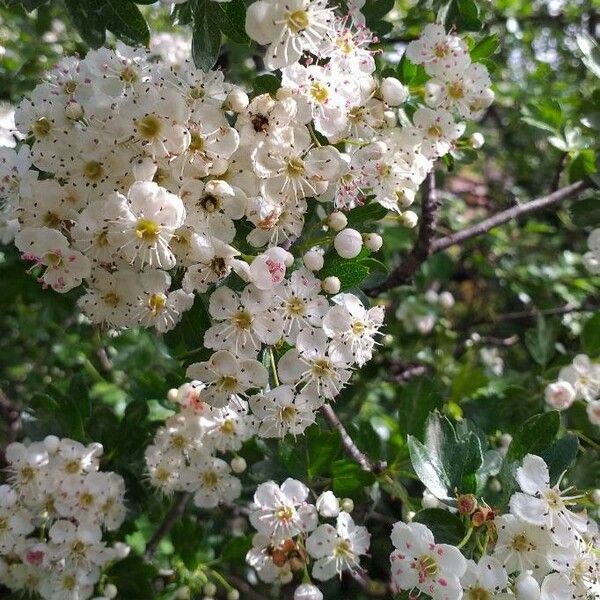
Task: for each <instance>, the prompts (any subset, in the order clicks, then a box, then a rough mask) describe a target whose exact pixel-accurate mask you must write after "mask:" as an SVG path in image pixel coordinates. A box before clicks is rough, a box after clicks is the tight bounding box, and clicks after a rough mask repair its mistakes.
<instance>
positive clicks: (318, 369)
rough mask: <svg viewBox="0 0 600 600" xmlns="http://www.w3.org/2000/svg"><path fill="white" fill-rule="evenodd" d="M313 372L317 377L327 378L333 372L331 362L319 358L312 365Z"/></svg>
mask: <svg viewBox="0 0 600 600" xmlns="http://www.w3.org/2000/svg"><path fill="white" fill-rule="evenodd" d="M312 372H313V375H314V376H315V377H318V378H322V377H327V375H329V374H331V372H332V371H331V362H330V361H329V359H328V358H318V359H317V360H315V362H314V363H313V365H312Z"/></svg>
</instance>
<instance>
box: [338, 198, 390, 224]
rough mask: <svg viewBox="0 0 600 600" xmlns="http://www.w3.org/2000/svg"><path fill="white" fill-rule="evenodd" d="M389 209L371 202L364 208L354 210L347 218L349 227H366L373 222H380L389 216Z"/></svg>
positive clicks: (359, 207)
mask: <svg viewBox="0 0 600 600" xmlns="http://www.w3.org/2000/svg"><path fill="white" fill-rule="evenodd" d="M388 212H389V211H388V209H387V208H385V207H383V206H381V204H379V202H369V204H364V205H363V206H358V207H356V208H353V209H352V210H351V211H350V212H349V213H348V214H347V215H346V216H347V217H348V226H349V227H352V226H354V225H364V224H366V223H372V222H373V221H380V220H381V219H383V218H384V217H385V216H386V215H387V214H388Z"/></svg>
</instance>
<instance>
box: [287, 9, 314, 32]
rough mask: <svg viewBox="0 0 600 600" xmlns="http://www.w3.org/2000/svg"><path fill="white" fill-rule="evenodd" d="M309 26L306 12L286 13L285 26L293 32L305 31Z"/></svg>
mask: <svg viewBox="0 0 600 600" xmlns="http://www.w3.org/2000/svg"><path fill="white" fill-rule="evenodd" d="M309 24H310V19H309V16H308V12H307V11H305V10H295V11H294V12H291V13H288V16H287V26H288V27H289V28H290V29H291V30H292V31H293V32H294V33H299V32H301V31H303V30H304V29H306V28H307V27H308V25H309Z"/></svg>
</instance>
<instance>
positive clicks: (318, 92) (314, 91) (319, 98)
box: [310, 81, 329, 104]
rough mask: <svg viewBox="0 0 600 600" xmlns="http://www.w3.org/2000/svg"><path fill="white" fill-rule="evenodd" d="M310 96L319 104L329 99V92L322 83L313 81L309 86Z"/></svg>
mask: <svg viewBox="0 0 600 600" xmlns="http://www.w3.org/2000/svg"><path fill="white" fill-rule="evenodd" d="M310 95H311V96H312V97H313V98H314V100H315V101H316V102H318V103H319V104H321V103H323V102H325V101H326V100H327V98H328V97H329V90H328V89H327V86H326V85H325V84H324V83H321V82H320V81H315V82H314V83H313V84H312V85H311V86H310Z"/></svg>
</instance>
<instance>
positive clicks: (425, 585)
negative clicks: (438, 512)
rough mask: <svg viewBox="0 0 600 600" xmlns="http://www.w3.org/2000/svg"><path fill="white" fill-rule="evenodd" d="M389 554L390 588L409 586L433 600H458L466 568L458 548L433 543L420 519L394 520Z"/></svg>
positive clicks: (431, 535)
mask: <svg viewBox="0 0 600 600" xmlns="http://www.w3.org/2000/svg"><path fill="white" fill-rule="evenodd" d="M391 538H392V543H393V544H394V547H395V548H396V550H394V551H393V552H392V554H391V556H390V562H391V569H392V590H395V591H396V592H398V591H400V590H412V589H413V588H416V589H418V590H419V591H421V592H423V593H425V594H429V595H430V596H431V597H432V598H434V600H459V599H460V598H461V597H462V587H461V585H460V581H459V579H460V578H461V577H462V576H463V574H464V573H465V571H466V569H467V561H466V559H465V558H464V557H463V555H462V554H461V553H460V550H458V549H457V548H455V547H454V546H450V545H448V544H436V543H435V540H434V538H433V534H432V533H431V531H430V530H429V529H428V528H427V527H426V526H425V525H422V524H421V523H408V524H407V523H402V522H398V523H396V524H394V527H393V529H392V535H391Z"/></svg>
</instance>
